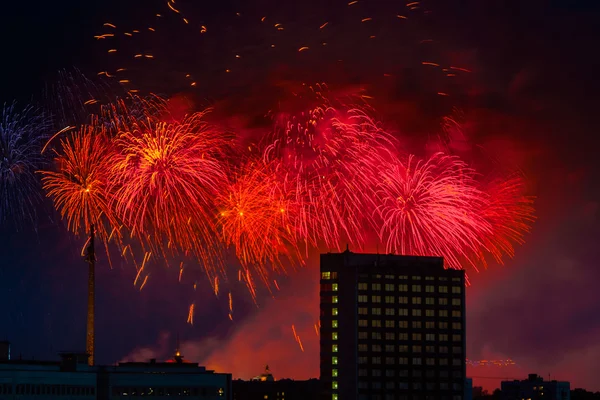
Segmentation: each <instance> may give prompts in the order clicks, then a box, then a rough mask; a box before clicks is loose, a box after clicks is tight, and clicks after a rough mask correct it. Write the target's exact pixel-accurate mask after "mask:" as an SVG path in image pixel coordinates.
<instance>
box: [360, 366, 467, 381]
mask: <svg viewBox="0 0 600 400" xmlns="http://www.w3.org/2000/svg"><path fill="white" fill-rule="evenodd" d="M456 367H458V365H456ZM422 372H423V371H421V370H420V369H414V370H412V378H422V377H423V373H422ZM431 372H435V371H431ZM438 372H439V377H440V378H442V379H450V378H452V379H462V378H463V373H462V369H454V370H453V371H452V374H450V372H449V371H448V370H445V369H444V370H440V371H438ZM358 376H359V377H372V378H380V377H383V376H385V377H386V378H396V377H399V378H408V371H407V370H395V369H391V368H388V369H385V370H383V371H382V370H381V369H377V368H375V369H366V368H359V369H358ZM434 376H435V375H432V376H429V378H433V377H434ZM426 378H427V377H426ZM436 379H437V378H436ZM359 380H360V378H359ZM369 380H372V379H369ZM413 380H414V379H413Z"/></svg>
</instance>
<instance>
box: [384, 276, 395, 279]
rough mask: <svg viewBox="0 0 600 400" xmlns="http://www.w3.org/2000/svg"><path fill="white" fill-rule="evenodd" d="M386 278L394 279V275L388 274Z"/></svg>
mask: <svg viewBox="0 0 600 400" xmlns="http://www.w3.org/2000/svg"><path fill="white" fill-rule="evenodd" d="M385 279H394V275H386V276H385Z"/></svg>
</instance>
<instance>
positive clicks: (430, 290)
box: [320, 250, 466, 400]
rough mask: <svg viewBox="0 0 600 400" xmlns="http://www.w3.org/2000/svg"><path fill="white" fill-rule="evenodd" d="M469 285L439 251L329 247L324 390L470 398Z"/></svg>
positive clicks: (324, 279)
mask: <svg viewBox="0 0 600 400" xmlns="http://www.w3.org/2000/svg"><path fill="white" fill-rule="evenodd" d="M464 285H465V276H464V271H457V270H447V269H444V265H443V259H442V258H439V257H413V256H398V255H379V254H355V253H351V252H350V251H348V250H346V251H345V252H344V253H336V254H332V253H328V254H322V255H321V318H320V321H321V335H320V345H321V383H322V385H323V387H322V398H323V399H328V400H363V399H365V400H366V399H369V400H377V399H380V400H388V399H395V400H396V399H397V400H404V399H407V400H408V399H411V400H413V399H436V400H442V399H445V400H459V399H463V398H464V390H465V376H466V363H465V359H466V357H465V290H464Z"/></svg>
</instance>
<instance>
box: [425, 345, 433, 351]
mask: <svg viewBox="0 0 600 400" xmlns="http://www.w3.org/2000/svg"><path fill="white" fill-rule="evenodd" d="M425 351H426V352H428V353H435V346H425Z"/></svg>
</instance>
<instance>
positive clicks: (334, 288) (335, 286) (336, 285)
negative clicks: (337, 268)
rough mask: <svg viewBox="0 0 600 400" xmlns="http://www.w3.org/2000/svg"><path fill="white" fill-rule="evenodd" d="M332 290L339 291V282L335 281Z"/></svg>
mask: <svg viewBox="0 0 600 400" xmlns="http://www.w3.org/2000/svg"><path fill="white" fill-rule="evenodd" d="M331 290H333V291H334V292H337V290H338V284H337V283H334V284H333V285H331Z"/></svg>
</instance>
